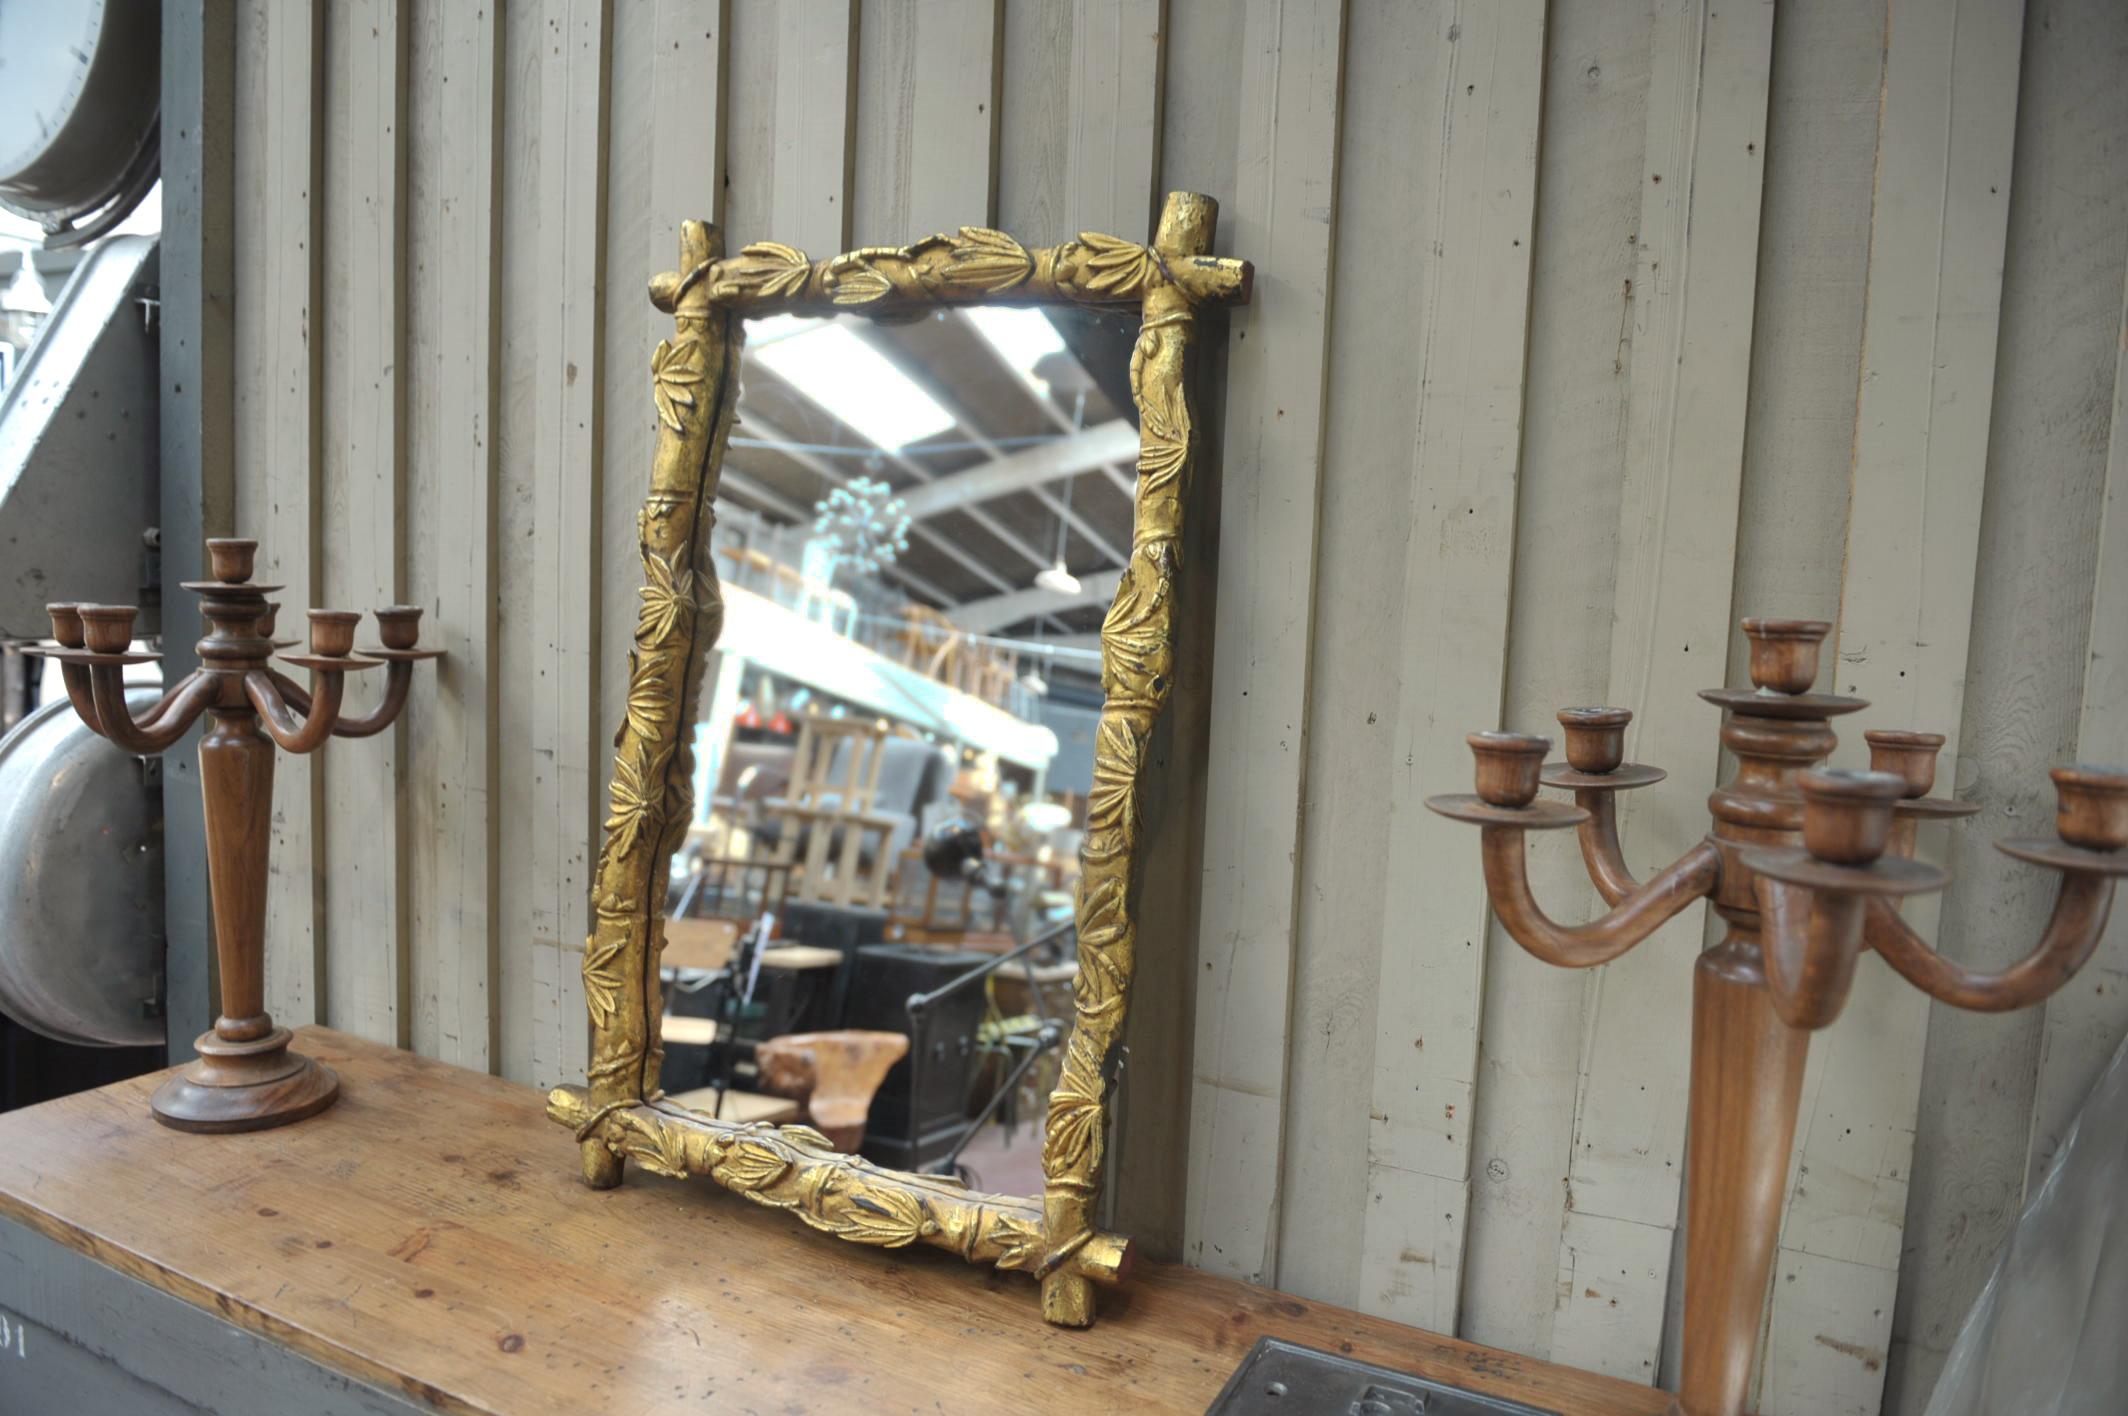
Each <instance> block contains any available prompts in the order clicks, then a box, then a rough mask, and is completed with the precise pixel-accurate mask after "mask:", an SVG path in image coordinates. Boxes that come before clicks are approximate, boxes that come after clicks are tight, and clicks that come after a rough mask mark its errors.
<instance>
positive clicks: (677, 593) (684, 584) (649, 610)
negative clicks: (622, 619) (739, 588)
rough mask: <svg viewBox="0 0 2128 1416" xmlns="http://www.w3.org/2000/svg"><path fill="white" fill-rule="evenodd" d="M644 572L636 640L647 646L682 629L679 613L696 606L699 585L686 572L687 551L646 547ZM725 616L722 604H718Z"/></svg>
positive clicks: (663, 640) (664, 639)
mask: <svg viewBox="0 0 2128 1416" xmlns="http://www.w3.org/2000/svg"><path fill="white" fill-rule="evenodd" d="M643 572H644V574H645V575H646V576H648V577H649V578H648V579H647V580H646V582H645V583H644V585H643V588H642V589H641V590H639V591H637V592H636V593H637V594H638V595H639V596H640V597H641V598H642V601H643V604H642V608H641V609H640V610H639V611H637V614H636V621H635V642H636V643H638V644H640V645H642V646H643V647H644V648H646V649H647V648H650V647H652V646H654V645H658V644H662V643H664V642H665V641H666V640H667V639H669V638H671V637H672V634H673V631H674V630H676V629H678V628H679V624H680V616H682V615H683V614H687V613H688V612H690V611H692V610H693V609H694V608H695V602H694V600H693V598H692V592H693V591H694V588H695V586H696V584H697V582H696V581H694V580H693V579H692V578H690V577H689V576H688V574H687V552H686V550H685V549H684V548H683V549H681V550H679V551H675V552H674V553H673V554H671V555H660V554H658V552H656V551H654V550H652V549H651V548H650V547H649V546H647V545H646V546H644V547H643ZM719 615H720V617H721V615H722V606H721V605H720V606H719Z"/></svg>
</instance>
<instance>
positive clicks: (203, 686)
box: [31, 539, 443, 1131]
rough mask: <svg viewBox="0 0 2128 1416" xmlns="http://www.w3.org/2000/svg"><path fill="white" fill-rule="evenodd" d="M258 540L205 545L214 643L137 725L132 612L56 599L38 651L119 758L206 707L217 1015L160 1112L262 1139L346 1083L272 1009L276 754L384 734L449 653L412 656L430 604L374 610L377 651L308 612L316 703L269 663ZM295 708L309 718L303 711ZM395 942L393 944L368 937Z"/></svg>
mask: <svg viewBox="0 0 2128 1416" xmlns="http://www.w3.org/2000/svg"><path fill="white" fill-rule="evenodd" d="M257 552H258V542H256V541H246V540H236V539H216V540H210V541H208V542H207V558H208V562H209V566H210V568H211V570H212V572H213V575H214V579H212V580H197V581H188V582H187V583H186V584H185V589H187V590H190V591H191V592H192V593H194V594H196V595H198V596H199V597H200V612H201V614H202V615H204V616H205V617H206V620H207V624H208V631H207V636H206V638H204V639H202V640H200V641H199V657H200V667H199V668H198V669H197V670H195V671H194V672H192V673H191V674H188V675H187V676H186V677H185V678H183V679H181V680H179V681H178V682H177V683H174V684H172V685H171V686H170V688H169V689H168V691H166V692H165V693H164V694H163V697H162V701H161V702H159V703H157V704H156V705H155V706H154V707H152V708H151V709H149V710H148V713H147V716H146V717H144V718H141V719H139V720H137V721H136V720H135V719H134V717H133V715H132V712H131V710H130V709H129V708H128V707H127V704H126V688H125V682H124V672H125V666H126V665H128V664H138V663H147V662H150V661H152V660H156V659H159V658H161V657H162V656H161V655H159V654H136V653H134V652H132V647H133V619H134V615H135V611H134V609H133V608H132V607H131V606H127V605H74V604H55V605H52V606H50V607H49V609H50V612H51V617H52V637H53V639H55V640H57V641H58V647H57V648H48V649H37V650H33V651H31V652H34V653H41V654H46V655H49V656H50V657H52V658H54V659H57V660H58V661H59V664H60V671H61V674H62V676H63V677H64V679H65V682H66V691H67V697H68V698H69V699H70V700H71V701H72V702H73V705H74V711H75V712H76V713H77V714H79V715H80V717H81V720H82V721H83V722H84V723H86V724H88V725H89V727H90V728H91V729H93V730H94V731H96V732H97V733H100V734H102V735H103V736H104V737H106V738H108V739H110V740H111V742H112V743H114V744H115V745H117V746H118V747H119V748H121V749H123V750H124V751H126V752H132V753H139V754H143V755H154V754H158V753H161V752H163V751H165V750H166V749H168V748H170V747H172V746H174V745H175V744H176V743H177V741H178V740H179V739H180V738H182V737H183V736H184V735H185V732H186V730H187V729H189V728H190V727H191V726H192V724H193V723H194V722H195V721H197V720H198V718H199V717H200V715H201V714H203V713H204V714H206V715H208V727H207V731H206V733H205V734H204V735H202V736H201V738H200V745H199V761H200V785H201V789H202V792H203V795H204V797H205V802H206V813H207V883H208V890H209V893H210V895H211V896H212V899H213V906H214V936H215V957H216V961H217V963H218V964H219V965H220V974H221V1008H220V1016H218V1017H217V1018H216V1019H215V1022H214V1027H213V1029H212V1031H209V1032H205V1033H202V1034H201V1035H200V1036H199V1038H198V1040H197V1041H195V1042H194V1043H193V1046H194V1048H195V1049H196V1050H197V1051H198V1052H199V1058H198V1059H197V1060H196V1061H194V1062H193V1063H192V1064H191V1065H190V1066H188V1067H186V1068H184V1069H183V1070H182V1071H180V1072H178V1073H176V1074H175V1075H173V1076H171V1077H170V1079H169V1080H168V1081H167V1082H165V1083H164V1084H163V1086H162V1088H161V1090H159V1091H157V1092H156V1094H155V1097H154V1099H153V1101H152V1103H151V1105H152V1107H153V1110H154V1113H155V1118H156V1119H157V1120H158V1121H161V1122H162V1123H163V1124H164V1125H166V1126H175V1127H177V1128H178V1129H180V1130H186V1131H256V1130H261V1129H264V1128H266V1127H269V1126H281V1125H286V1124H287V1123H288V1122H291V1121H300V1120H302V1119H303V1118H304V1117H306V1116H312V1115H315V1114H316V1113H318V1112H319V1111H322V1110H324V1109H325V1108H326V1107H328V1106H330V1105H332V1103H333V1098H334V1096H335V1095H336V1094H337V1093H338V1089H339V1084H338V1082H337V1081H336V1080H335V1079H334V1077H333V1074H332V1072H331V1071H330V1070H328V1069H326V1068H324V1067H321V1066H319V1065H318V1064H317V1063H316V1062H314V1061H313V1060H311V1059H310V1058H308V1057H305V1056H303V1055H302V1054H301V1053H299V1052H292V1051H290V1050H289V1047H288V1040H289V1032H288V1029H287V1028H284V1027H279V1026H276V1025H275V1023H274V1021H273V1018H272V1017H271V1016H270V1015H269V1014H268V1013H267V1011H266V880H267V852H268V851H269V850H270V849H271V847H272V844H273V764H274V748H275V746H276V745H279V746H280V747H281V748H282V749H284V750H285V751H288V752H298V753H308V752H316V751H317V750H318V749H319V748H321V747H323V746H324V745H325V742H326V739H327V738H328V737H369V736H370V735H372V734H374V733H379V732H382V731H383V730H384V729H385V728H386V727H388V726H390V725H391V723H392V722H393V721H394V720H395V719H397V718H398V716H399V713H400V710H401V709H402V708H404V707H405V706H406V695H407V689H408V687H409V686H410V685H411V684H412V681H413V668H414V664H415V663H416V662H418V661H420V660H422V659H432V658H435V657H437V656H438V655H440V654H441V653H442V652H443V651H442V650H440V649H419V648H416V647H415V641H416V640H417V639H418V638H419V637H420V628H421V611H420V609H419V608H418V607H416V606H412V605H392V606H388V607H387V608H385V609H381V610H378V611H377V612H376V616H377V632H378V636H379V637H380V638H381V639H382V640H383V641H384V647H383V648H380V649H368V650H364V651H363V653H362V654H361V655H359V656H358V655H354V654H353V653H352V652H351V651H352V650H353V648H354V644H355V626H356V625H357V624H358V623H360V622H361V619H362V616H361V615H360V614H358V613H356V612H354V611H352V610H312V611H311V612H310V653H308V654H283V655H281V656H280V657H281V658H282V659H283V661H284V662H286V663H289V664H293V665H294V666H296V667H297V668H302V669H308V670H310V675H311V683H312V684H313V685H314V686H315V688H316V697H315V699H313V697H312V695H311V694H310V693H309V692H306V691H305V690H304V689H302V688H300V687H299V686H297V685H296V684H295V683H293V682H292V681H290V680H289V679H288V678H286V677H285V676H283V675H282V674H280V673H278V672H276V671H275V670H274V669H273V668H272V666H271V665H270V663H269V662H268V661H269V658H270V657H271V656H272V654H273V651H274V650H275V649H277V648H285V647H287V646H288V644H289V643H292V642H293V641H277V640H275V639H274V637H273V623H274V615H275V612H276V611H277V610H278V609H279V608H280V607H279V605H277V604H275V603H273V602H272V601H269V600H268V599H267V598H266V597H267V596H268V595H269V594H271V593H272V592H274V591H276V590H278V589H280V588H281V587H280V586H278V585H254V584H252V583H251V575H252V570H253V563H254V561H255V559H256V556H257ZM380 663H389V665H390V674H389V677H388V678H387V680H386V683H385V689H384V701H383V702H382V703H380V704H379V705H378V706H377V707H376V709H374V710H373V711H372V712H370V713H368V714H366V715H364V716H362V717H359V718H353V717H343V716H341V713H340V699H341V690H342V686H343V682H344V680H345V677H346V675H347V674H348V673H350V672H353V671H355V670H360V669H372V668H375V667H377V665H378V664H380ZM298 715H301V716H298ZM374 942H375V944H376V947H378V948H380V949H381V948H388V947H389V941H387V940H382V939H380V940H376V941H374Z"/></svg>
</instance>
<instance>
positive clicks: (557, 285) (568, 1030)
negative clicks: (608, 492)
mask: <svg viewBox="0 0 2128 1416" xmlns="http://www.w3.org/2000/svg"><path fill="white" fill-rule="evenodd" d="M541 23H542V25H543V27H544V28H543V39H544V41H545V43H546V44H547V45H548V46H551V47H552V48H553V49H554V50H555V51H556V53H555V54H554V55H553V56H552V57H551V58H550V59H549V61H548V62H547V65H546V68H545V71H544V73H543V74H542V77H541V87H540V116H539V126H540V154H541V157H540V167H539V197H540V207H541V212H542V215H541V218H540V221H539V224H538V227H537V230H538V233H539V236H538V240H539V247H538V260H539V264H540V266H541V268H542V269H544V270H545V271H547V272H549V273H550V274H549V277H548V282H547V285H546V287H545V291H544V293H543V296H542V298H541V299H540V302H539V305H538V307H537V308H538V309H539V312H540V315H541V319H540V321H539V332H540V357H539V364H538V374H537V383H536V390H537V392H536V395H535V397H536V406H537V410H538V411H537V412H536V414H535V415H534V418H535V426H536V435H535V442H534V449H533V450H534V470H533V488H532V500H533V510H534V518H535V522H534V525H535V531H534V536H533V544H532V546H531V547H530V548H529V552H528V553H529V556H530V559H531V561H532V563H533V565H534V566H535V567H536V568H537V578H536V581H535V583H534V585H533V587H532V593H531V594H530V595H529V596H528V597H527V599H526V602H525V608H526V610H527V611H528V612H529V615H530V621H531V631H532V633H531V643H532V647H533V654H534V657H533V658H532V660H531V661H530V662H529V663H528V664H526V665H525V668H526V670H527V671H528V674H527V679H528V680H529V681H527V679H517V680H515V681H514V682H513V683H512V685H511V690H512V691H513V692H515V691H523V692H525V693H526V694H527V696H528V700H529V703H530V708H531V712H530V721H529V728H530V734H529V737H530V741H529V746H530V749H531V752H532V782H531V790H530V793H529V796H530V800H529V801H528V802H527V803H526V805H527V809H528V811H529V816H530V824H531V831H530V835H531V841H530V845H531V849H532V859H533V865H534V871H535V874H534V876H533V882H534V883H533V886H532V896H531V906H532V910H531V920H530V925H531V936H530V938H529V939H524V940H519V941H513V940H511V939H510V938H509V937H508V936H505V937H504V941H503V948H504V949H510V948H513V947H529V948H530V949H531V951H532V958H533V965H532V977H531V983H532V1008H533V1013H534V1017H533V1033H532V1056H531V1063H532V1067H533V1075H535V1076H536V1077H538V1078H539V1079H540V1080H542V1081H544V1080H547V1079H549V1078H552V1079H554V1080H557V1081H559V1080H562V1079H564V1078H571V1077H576V1076H581V1075H582V1074H583V1069H584V1067H585V1066H586V1065H587V1063H588V1061H589V1047H588V1041H587V1038H586V1023H585V1014H584V1004H583V980H582V977H581V968H580V958H581V953H582V948H583V942H582V941H583V939H584V936H585V932H586V930H587V929H588V927H589V922H590V911H589V901H590V886H591V860H592V843H593V841H594V840H595V839H596V835H595V831H596V826H597V820H596V817H595V808H596V805H597V797H598V788H599V785H600V780H601V775H602V774H603V772H604V771H605V770H606V764H605V758H606V755H607V754H605V753H604V752H602V751H601V750H600V749H601V747H602V746H603V744H602V743H601V742H600V741H599V739H598V726H597V725H598V712H597V702H598V696H599V694H598V686H599V678H598V674H599V668H600V662H601V661H600V655H599V609H598V606H599V586H600V584H601V581H600V554H599V551H600V535H601V517H600V511H601V497H602V493H603V488H604V485H605V465H604V461H603V458H602V457H601V448H600V441H599V440H600V427H601V422H602V419H603V417H604V413H605V407H604V398H603V396H602V394H603V391H602V389H601V387H600V380H601V378H602V376H603V369H604V364H603V359H604V356H605V348H604V340H603V338H602V334H603V331H602V329H601V327H600V322H601V319H602V317H603V310H604V300H605V293H606V281H605V273H606V272H605V257H606V251H605V240H604V227H603V221H604V213H605V194H606V121H607V111H608V110H607V102H608V95H609V88H608V83H607V80H608V76H609V72H610V61H611V57H612V50H611V40H612V10H611V6H610V4H608V3H606V0H550V3H549V4H548V5H547V7H546V9H545V12H544V14H543V16H542V19H541Z"/></svg>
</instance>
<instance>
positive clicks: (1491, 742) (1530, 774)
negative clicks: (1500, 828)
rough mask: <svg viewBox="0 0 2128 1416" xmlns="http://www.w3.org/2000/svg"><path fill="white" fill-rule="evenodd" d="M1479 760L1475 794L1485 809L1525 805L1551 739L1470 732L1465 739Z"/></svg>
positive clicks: (1534, 792) (1530, 798) (1534, 793)
mask: <svg viewBox="0 0 2128 1416" xmlns="http://www.w3.org/2000/svg"><path fill="white" fill-rule="evenodd" d="M1464 741H1465V742H1467V743H1469V744H1470V750H1471V752H1472V753H1473V754H1475V755H1476V757H1477V759H1478V771H1477V779H1478V795H1479V797H1480V798H1482V799H1483V800H1484V801H1485V803H1486V804H1487V805H1488V806H1528V805H1529V804H1530V803H1531V802H1533V801H1535V800H1536V799H1537V785H1538V783H1537V777H1538V774H1539V773H1540V772H1542V771H1543V770H1544V759H1545V757H1546V756H1548V755H1549V754H1550V752H1551V750H1552V740H1551V739H1550V738H1548V737H1539V736H1538V735H1536V734H1535V733H1472V734H1470V736H1468V737H1466V738H1465V739H1464Z"/></svg>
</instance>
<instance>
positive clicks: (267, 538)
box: [234, 0, 326, 1027]
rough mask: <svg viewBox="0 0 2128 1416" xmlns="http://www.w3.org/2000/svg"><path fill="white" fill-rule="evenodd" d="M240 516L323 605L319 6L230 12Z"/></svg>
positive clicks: (305, 892) (273, 565)
mask: <svg viewBox="0 0 2128 1416" xmlns="http://www.w3.org/2000/svg"><path fill="white" fill-rule="evenodd" d="M237 30H238V49H237V79H238V84H239V92H238V99H237V102H238V105H239V107H240V108H241V109H243V110H244V111H246V112H256V113H259V114H262V115H264V117H263V120H262V121H260V122H241V123H238V124H237V125H236V153H235V163H236V180H237V202H238V220H237V223H236V239H237V249H236V262H237V267H238V269H239V270H240V271H242V272H243V278H242V279H241V280H239V281H238V283H237V302H236V311H235V317H236V318H235V334H236V357H237V398H236V415H237V416H236V424H235V432H236V468H235V481H236V489H237V503H236V525H235V527H234V530H235V532H236V534H237V535H239V536H249V537H252V538H253V539H255V540H257V541H258V542H259V549H260V555H259V561H258V565H259V574H260V575H261V577H263V578H265V579H266V580H268V581H269V582H270V583H273V584H280V585H285V586H287V587H288V588H287V590H286V591H284V592H283V594H282V597H281V599H282V603H283V604H284V605H290V606H298V607H307V606H310V605H314V604H317V603H319V601H318V590H319V581H318V564H319V552H320V545H321V541H320V537H319V525H320V520H319V513H320V512H321V510H322V505H321V477H322V473H323V458H322V456H321V452H322V449H321V447H320V442H319V440H320V436H321V419H322V408H321V387H320V379H321V377H322V373H323V368H324V353H323V350H322V349H321V348H320V347H319V342H318V341H316V340H314V339H313V338H312V337H311V331H312V328H313V324H314V322H315V321H319V320H322V318H323V309H324V307H323V303H322V293H321V289H320V279H321V274H322V270H323V260H322V249H321V246H320V242H319V229H320V228H319V225H318V209H319V203H320V201H321V198H320V197H319V196H318V183H319V181H320V180H321V176H322V157H321V152H320V145H321V143H322V141H323V136H324V128H325V123H324V111H323V110H324V101H325V90H324V84H325V70H324V66H323V64H322V62H321V60H322V56H323V53H324V50H323V44H324V38H325V31H324V15H323V7H322V4H320V3H307V4H306V3H301V0H297V2H296V3H289V4H266V3H259V4H253V5H247V6H246V7H245V8H244V9H243V10H242V11H240V12H239V14H238V16H237ZM322 771H323V767H322V765H321V764H319V763H318V762H317V761H316V760H315V759H313V758H309V757H292V758H290V759H289V760H288V761H286V762H284V763H282V764H281V770H280V773H279V781H278V782H277V783H276V795H275V797H274V810H273V848H272V855H271V857H270V867H269V868H270V870H271V876H270V878H269V880H268V883H267V892H266V940H267V946H266V1007H267V1009H268V1011H270V1012H271V1013H272V1014H273V1015H274V1016H275V1017H276V1018H280V1019H284V1020H285V1021H286V1022H287V1024H288V1025H289V1026H291V1027H292V1026H295V1025H298V1024H301V1023H308V1022H317V1021H320V1020H322V1018H323V1016H324V986H325V982H326V975H325V946H326V938H325V931H324V903H325V897H324V893H323V892H322V891H321V890H319V889H318V881H319V877H320V870H321V867H322V864H323V859H324V845H325V835H324V831H323V829H322V828H323V820H322V817H321V815H320V810H321V808H322V805H323V797H322V794H321V792H320V790H319V777H318V774H319V773H320V772H322Z"/></svg>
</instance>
